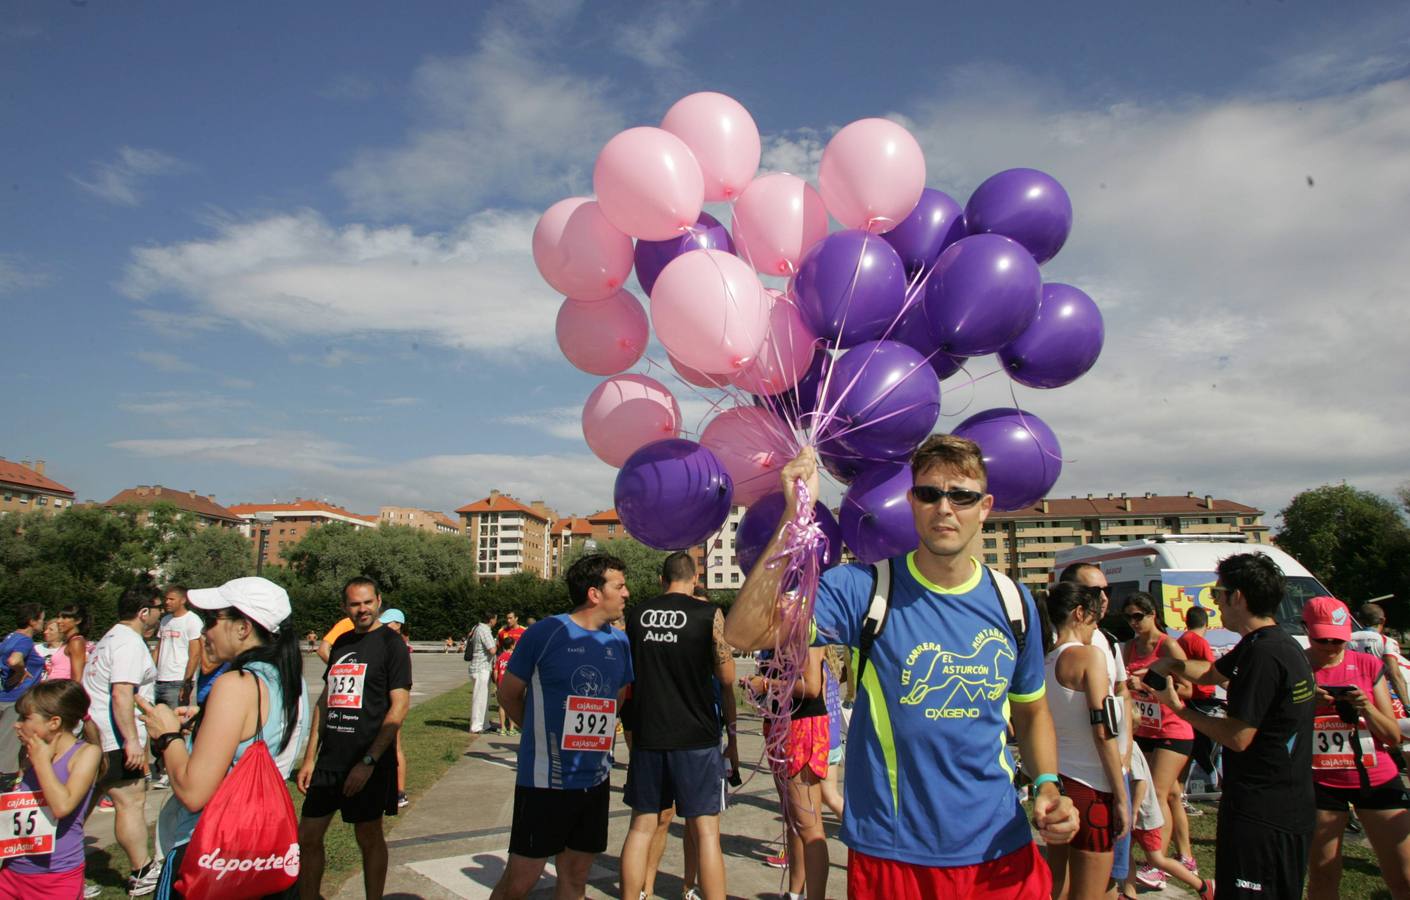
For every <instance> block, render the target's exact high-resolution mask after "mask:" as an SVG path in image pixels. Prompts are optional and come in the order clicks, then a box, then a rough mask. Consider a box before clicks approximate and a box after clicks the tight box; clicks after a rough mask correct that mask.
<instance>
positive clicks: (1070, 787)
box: [1062, 775, 1113, 853]
mask: <svg viewBox="0 0 1410 900" xmlns="http://www.w3.org/2000/svg"><path fill="white" fill-rule="evenodd" d="M1062 789H1063V790H1064V791H1066V792H1067V796H1068V798H1069V799H1071V800H1072V805H1073V806H1075V807H1077V814H1078V816H1080V817H1081V818H1080V819H1079V821H1080V822H1081V824H1080V825H1079V826H1078V827H1077V834H1075V835H1073V837H1072V843H1071V844H1068V846H1069V847H1072V848H1074V849H1076V850H1086V851H1087V852H1088V853H1108V852H1110V851H1111V849H1112V846H1113V842H1112V835H1111V794H1107V793H1103V792H1102V791H1099V790H1096V789H1095V788H1091V787H1088V786H1087V785H1085V784H1083V783H1082V782H1080V781H1073V780H1072V779H1071V778H1068V777H1067V776H1066V775H1063V776H1062Z"/></svg>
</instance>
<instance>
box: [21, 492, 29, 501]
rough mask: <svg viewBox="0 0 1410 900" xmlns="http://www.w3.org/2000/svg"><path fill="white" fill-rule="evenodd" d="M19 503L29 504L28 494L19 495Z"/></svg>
mask: <svg viewBox="0 0 1410 900" xmlns="http://www.w3.org/2000/svg"><path fill="white" fill-rule="evenodd" d="M20 502H21V503H28V502H29V494H20Z"/></svg>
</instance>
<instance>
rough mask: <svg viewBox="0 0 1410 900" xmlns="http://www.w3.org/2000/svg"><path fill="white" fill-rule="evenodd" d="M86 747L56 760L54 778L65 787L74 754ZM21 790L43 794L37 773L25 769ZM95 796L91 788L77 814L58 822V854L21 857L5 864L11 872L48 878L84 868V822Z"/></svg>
mask: <svg viewBox="0 0 1410 900" xmlns="http://www.w3.org/2000/svg"><path fill="white" fill-rule="evenodd" d="M82 746H83V741H78V742H76V743H75V744H74V745H73V746H72V747H70V748H69V749H68V750H66V751H65V752H64V755H63V756H60V757H59V758H58V759H56V760H54V774H55V775H56V776H58V779H59V780H60V781H62V782H64V783H65V784H67V783H68V780H69V761H70V760H72V759H73V755H74V753H76V752H78V748H79V747H82ZM19 789H20V790H22V791H41V789H40V787H39V778H38V776H36V775H35V774H34V769H33V768H29V769H25V773H24V777H23V778H21V779H20V788H19ZM92 796H93V786H92V785H89V787H88V793H87V794H85V795H84V797H83V802H82V803H80V804H78V806H76V807H74V810H73V812H71V813H69V814H68V815H66V816H64V817H63V818H62V819H60V820H59V822H58V826H59V828H58V832H57V833H56V834H55V835H54V852H53V853H49V854H42V855H37V856H17V857H15V858H14V859H12V860H10V861H8V862H6V863H5V866H6V867H7V868H9V870H10V871H11V872H14V873H15V874H16V875H47V874H49V873H51V872H68V871H71V870H73V869H76V868H80V867H82V865H83V819H84V817H85V816H86V815H87V814H88V800H89V798H90V797H92Z"/></svg>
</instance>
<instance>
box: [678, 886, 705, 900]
mask: <svg viewBox="0 0 1410 900" xmlns="http://www.w3.org/2000/svg"><path fill="white" fill-rule="evenodd" d="M681 900H702V898H701V896H700V892H699V891H697V890H696V889H695V888H686V889H685V893H684V894H681Z"/></svg>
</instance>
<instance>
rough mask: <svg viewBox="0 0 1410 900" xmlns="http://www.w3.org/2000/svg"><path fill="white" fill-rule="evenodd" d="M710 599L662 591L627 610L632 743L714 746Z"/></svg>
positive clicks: (675, 747) (642, 745)
mask: <svg viewBox="0 0 1410 900" xmlns="http://www.w3.org/2000/svg"><path fill="white" fill-rule="evenodd" d="M717 613H718V611H717V610H716V608H715V607H714V606H713V605H712V604H709V603H706V602H704V601H702V600H697V599H696V598H694V597H690V596H687V595H685V594H663V595H662V596H660V597H656V598H654V599H651V600H648V601H646V602H645V603H642V604H639V605H637V606H635V607H633V608H632V609H631V610H630V611H629V612H628V613H627V637H628V638H629V639H630V640H631V642H632V669H633V670H634V672H635V673H636V682H635V683H634V684H633V685H632V715H633V718H634V720H635V721H634V722H633V731H632V746H633V747H640V748H641V749H643V750H696V749H699V748H701V747H713V746H717V745H718V744H719V742H720V720H719V717H718V714H717V712H716V709H715V627H714V626H715V616H716V615H717Z"/></svg>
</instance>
